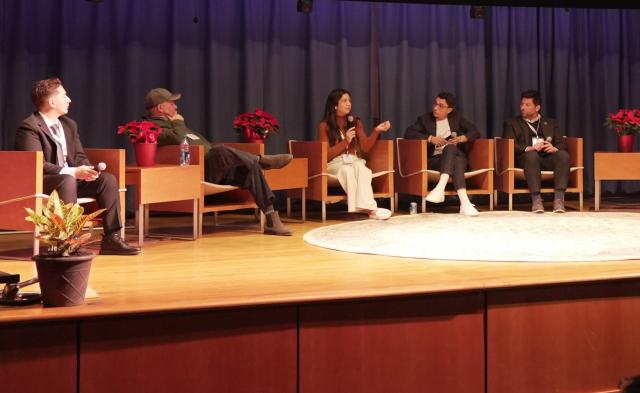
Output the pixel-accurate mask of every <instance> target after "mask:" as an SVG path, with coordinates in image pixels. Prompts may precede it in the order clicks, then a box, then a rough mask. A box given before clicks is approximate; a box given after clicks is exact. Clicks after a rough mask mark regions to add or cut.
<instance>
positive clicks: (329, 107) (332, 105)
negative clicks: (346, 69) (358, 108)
mask: <svg viewBox="0 0 640 393" xmlns="http://www.w3.org/2000/svg"><path fill="white" fill-rule="evenodd" d="M345 94H348V95H349V97H351V93H350V92H349V91H348V90H346V89H343V88H337V89H333V90H331V92H330V93H329V95H328V96H327V102H326V103H325V104H324V116H323V118H322V120H323V121H325V122H326V123H327V126H328V128H329V145H330V146H333V145H335V144H336V143H337V142H339V141H340V139H341V138H340V128H339V127H338V123H337V122H336V107H337V106H338V102H339V101H340V98H342V96H343V95H345Z"/></svg>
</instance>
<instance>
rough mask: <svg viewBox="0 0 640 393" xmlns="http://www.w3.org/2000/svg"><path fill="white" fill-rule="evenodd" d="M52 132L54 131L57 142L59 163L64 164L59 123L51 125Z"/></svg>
mask: <svg viewBox="0 0 640 393" xmlns="http://www.w3.org/2000/svg"><path fill="white" fill-rule="evenodd" d="M51 132H53V135H54V138H53V140H54V141H55V142H56V153H57V160H58V162H57V164H58V165H59V166H64V152H63V150H62V144H61V143H60V128H59V127H58V125H57V124H54V125H52V126H51Z"/></svg>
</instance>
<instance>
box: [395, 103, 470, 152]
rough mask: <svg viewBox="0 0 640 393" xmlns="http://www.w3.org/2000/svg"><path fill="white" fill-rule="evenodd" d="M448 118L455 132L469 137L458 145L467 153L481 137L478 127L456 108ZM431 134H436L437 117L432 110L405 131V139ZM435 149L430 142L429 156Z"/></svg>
mask: <svg viewBox="0 0 640 393" xmlns="http://www.w3.org/2000/svg"><path fill="white" fill-rule="evenodd" d="M447 120H449V127H450V128H451V132H455V133H456V134H457V135H458V136H460V135H465V136H466V137H467V139H468V141H467V142H466V143H462V144H460V145H458V146H459V147H461V148H460V151H462V152H464V153H465V154H467V153H468V152H469V149H470V148H471V145H472V144H473V141H475V140H476V139H478V138H479V137H480V132H478V129H477V128H476V126H475V125H474V124H473V123H471V122H470V121H469V120H467V119H465V118H464V117H462V116H461V115H460V114H459V113H458V111H455V110H454V111H453V112H451V113H449V116H447ZM430 135H431V136H436V118H435V117H434V116H433V113H431V112H429V113H425V114H424V115H422V116H420V117H418V120H416V122H415V123H413V125H411V126H409V128H407V129H406V131H405V132H404V138H405V139H428V138H429V136H430ZM434 150H435V146H434V145H432V144H429V147H428V153H427V154H428V155H427V156H428V157H431V156H432V155H433V152H434Z"/></svg>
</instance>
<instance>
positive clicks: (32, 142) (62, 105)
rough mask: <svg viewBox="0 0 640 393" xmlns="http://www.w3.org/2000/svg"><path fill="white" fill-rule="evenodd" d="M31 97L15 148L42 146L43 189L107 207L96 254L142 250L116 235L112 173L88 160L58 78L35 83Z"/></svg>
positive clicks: (118, 226)
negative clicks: (30, 110)
mask: <svg viewBox="0 0 640 393" xmlns="http://www.w3.org/2000/svg"><path fill="white" fill-rule="evenodd" d="M31 99H32V101H33V104H34V105H35V107H36V109H37V110H36V112H34V113H32V114H31V115H30V116H29V117H27V118H26V119H24V121H23V122H22V124H21V125H20V127H18V130H17V131H16V140H15V149H16V150H26V151H42V153H43V156H44V163H43V166H44V176H43V190H44V192H45V193H47V194H48V193H50V192H51V191H53V190H57V191H58V194H59V195H60V198H61V199H62V200H63V201H64V202H65V203H75V202H76V201H77V199H78V197H90V198H96V200H97V202H98V205H99V206H100V207H101V208H105V209H106V212H105V213H104V215H103V226H104V236H103V238H102V243H101V247H100V254H112V255H135V254H138V253H139V252H140V249H139V248H136V247H132V246H130V245H128V244H127V243H125V242H124V241H123V240H122V238H121V237H120V234H119V232H120V229H121V228H122V222H121V221H120V192H119V190H118V183H117V182H116V178H115V177H114V176H113V175H112V174H110V173H107V172H101V173H100V172H98V171H96V170H95V169H94V168H93V166H92V165H91V163H90V162H89V160H88V159H87V156H86V155H85V153H84V149H83V148H82V143H81V142H80V135H79V134H78V124H77V123H76V122H75V121H73V120H72V119H71V118H69V117H68V116H66V115H67V113H68V112H69V104H70V103H71V99H70V98H69V96H68V95H67V92H66V91H65V89H64V87H62V82H61V81H60V79H58V78H50V79H45V80H41V81H37V82H36V83H34V84H33V87H32V89H31Z"/></svg>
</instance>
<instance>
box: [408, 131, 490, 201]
mask: <svg viewBox="0 0 640 393" xmlns="http://www.w3.org/2000/svg"><path fill="white" fill-rule="evenodd" d="M396 149H397V153H396V157H397V160H396V165H397V166H396V193H398V194H409V195H416V196H419V197H420V199H421V201H422V212H425V211H426V202H425V197H426V196H427V195H428V194H429V191H430V190H431V189H432V188H433V187H435V184H436V183H437V182H438V179H439V178H440V172H438V171H435V170H432V169H429V164H428V162H427V161H428V160H427V141H426V140H415V139H402V138H398V139H396ZM493 149H494V145H493V140H492V139H476V140H475V141H474V142H473V145H472V147H471V150H470V151H469V155H468V162H469V169H468V170H467V172H465V174H464V178H465V179H466V185H467V193H468V194H469V195H489V210H493V171H494V167H493V160H494V158H493V157H494V152H493ZM449 184H453V182H452V179H449ZM445 195H456V190H454V189H452V188H450V187H449V186H447V189H446V190H445ZM397 200H398V198H397V197H396V201H397ZM396 203H397V202H396Z"/></svg>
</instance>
